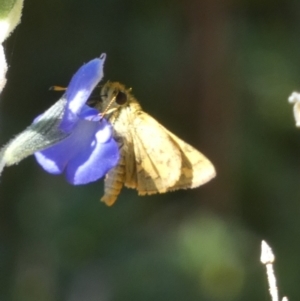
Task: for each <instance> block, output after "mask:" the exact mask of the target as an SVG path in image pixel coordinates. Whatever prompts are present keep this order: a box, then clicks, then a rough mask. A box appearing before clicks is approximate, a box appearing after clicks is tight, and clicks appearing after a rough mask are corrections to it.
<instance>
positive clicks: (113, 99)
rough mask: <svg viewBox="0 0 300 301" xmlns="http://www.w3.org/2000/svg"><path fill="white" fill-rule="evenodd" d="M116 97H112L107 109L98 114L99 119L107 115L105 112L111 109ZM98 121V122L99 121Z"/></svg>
mask: <svg viewBox="0 0 300 301" xmlns="http://www.w3.org/2000/svg"><path fill="white" fill-rule="evenodd" d="M115 99H116V96H114V97H113V98H112V99H111V101H110V102H109V103H108V105H107V107H106V108H105V110H104V111H103V113H100V115H101V119H103V117H104V115H105V114H106V113H107V111H108V110H109V108H110V107H111V105H112V103H113V102H114V101H115ZM101 119H100V120H101Z"/></svg>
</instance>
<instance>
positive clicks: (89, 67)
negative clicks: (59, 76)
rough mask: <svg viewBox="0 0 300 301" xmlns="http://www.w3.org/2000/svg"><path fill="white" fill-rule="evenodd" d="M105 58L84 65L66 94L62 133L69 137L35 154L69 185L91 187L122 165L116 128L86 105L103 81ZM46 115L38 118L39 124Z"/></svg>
mask: <svg viewBox="0 0 300 301" xmlns="http://www.w3.org/2000/svg"><path fill="white" fill-rule="evenodd" d="M105 57H106V56H105V54H102V55H101V56H100V58H97V59H94V60H91V61H90V62H88V63H87V64H85V65H83V66H82V67H81V68H80V69H79V70H78V71H77V72H76V73H75V75H74V76H73V78H72V79H71V82H70V84H69V86H68V88H67V91H66V95H65V98H66V105H65V108H64V112H63V116H62V119H61V122H60V124H59V125H58V129H59V130H60V131H62V132H63V133H65V134H67V137H66V138H64V139H62V140H61V141H59V142H58V143H56V144H54V145H52V146H50V147H48V148H46V149H44V150H41V151H38V152H35V153H34V155H35V158H36V160H37V162H38V163H39V164H40V165H41V166H42V167H43V169H44V170H46V171H47V172H49V173H51V174H61V173H63V172H65V174H66V178H67V180H68V182H69V183H71V184H73V185H80V184H87V183H89V182H93V181H96V180H98V179H99V178H101V177H103V176H104V175H105V174H106V173H107V172H108V171H109V170H110V169H111V168H113V167H114V166H116V165H117V163H118V161H119V150H118V145H117V143H116V141H115V140H114V139H113V137H112V132H113V131H112V127H111V125H110V124H109V123H108V122H107V121H106V120H105V119H104V118H101V116H100V115H99V112H98V111H97V110H96V109H93V108H91V107H89V106H87V105H86V101H87V99H88V97H89V96H90V94H91V92H92V91H93V89H94V88H95V87H96V85H97V84H98V83H99V81H100V80H101V79H102V77H103V64H104V61H105ZM42 118H43V115H41V116H39V117H38V118H36V120H35V122H39V120H40V119H42Z"/></svg>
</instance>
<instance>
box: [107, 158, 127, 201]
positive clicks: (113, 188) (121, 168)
mask: <svg viewBox="0 0 300 301" xmlns="http://www.w3.org/2000/svg"><path fill="white" fill-rule="evenodd" d="M124 178H125V165H124V157H123V156H122V157H121V158H120V161H119V163H118V165H117V166H116V167H115V168H113V169H111V170H110V171H109V172H108V174H107V175H106V178H105V182H104V196H103V197H102V198H101V201H102V202H104V203H105V204H106V205H107V206H111V205H113V204H114V202H115V201H116V199H117V197H118V195H119V194H120V191H121V189H122V187H123V183H124Z"/></svg>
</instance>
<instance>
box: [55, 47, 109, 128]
mask: <svg viewBox="0 0 300 301" xmlns="http://www.w3.org/2000/svg"><path fill="white" fill-rule="evenodd" d="M105 58H106V55H105V54H104V53H103V54H101V56H100V58H97V59H94V60H91V61H89V62H88V63H87V64H85V65H83V66H82V67H81V68H79V70H78V71H77V72H76V73H75V74H74V76H73V77H72V79H71V82H70V84H69V86H68V89H67V92H66V98H67V105H66V110H65V113H64V116H63V119H62V122H61V124H60V129H61V130H63V131H65V132H70V131H72V130H73V128H74V127H75V124H76V122H77V121H78V115H79V114H80V112H81V109H82V107H83V106H84V105H85V103H86V101H87V99H88V97H89V96H90V94H91V93H92V91H93V89H94V88H95V87H96V85H97V84H98V83H99V81H100V80H101V79H102V77H103V64H104V61H105Z"/></svg>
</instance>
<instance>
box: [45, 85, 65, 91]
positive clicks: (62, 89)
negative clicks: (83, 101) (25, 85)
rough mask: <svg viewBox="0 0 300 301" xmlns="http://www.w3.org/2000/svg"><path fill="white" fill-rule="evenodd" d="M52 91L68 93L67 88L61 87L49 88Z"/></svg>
mask: <svg viewBox="0 0 300 301" xmlns="http://www.w3.org/2000/svg"><path fill="white" fill-rule="evenodd" d="M49 90H50V91H66V90H67V88H66V87H61V86H52V87H50V88H49Z"/></svg>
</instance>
